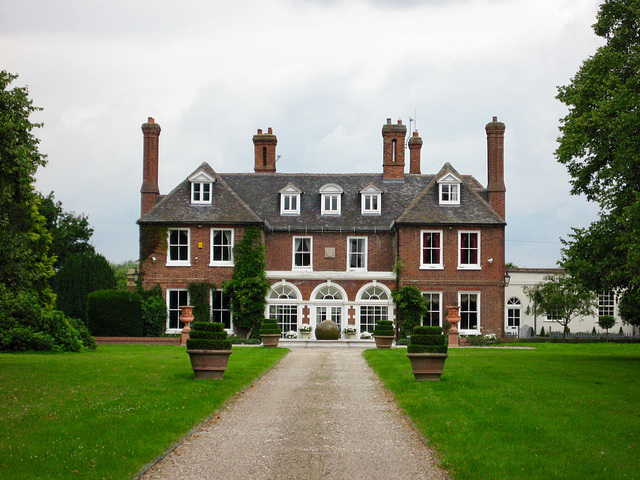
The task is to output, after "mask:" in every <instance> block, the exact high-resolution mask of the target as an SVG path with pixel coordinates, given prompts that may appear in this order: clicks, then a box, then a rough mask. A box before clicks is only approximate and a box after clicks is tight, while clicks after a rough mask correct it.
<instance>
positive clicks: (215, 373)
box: [187, 322, 232, 380]
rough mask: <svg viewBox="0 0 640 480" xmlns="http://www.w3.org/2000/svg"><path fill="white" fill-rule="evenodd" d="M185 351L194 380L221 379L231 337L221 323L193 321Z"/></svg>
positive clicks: (227, 357) (227, 358)
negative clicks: (228, 336)
mask: <svg viewBox="0 0 640 480" xmlns="http://www.w3.org/2000/svg"><path fill="white" fill-rule="evenodd" d="M187 353H188V354H189V359H190V360H191V369H192V370H193V375H194V377H195V378H196V380H200V379H214V380H221V379H222V377H223V376H224V372H225V370H226V369H227V363H228V362H229V355H231V353H232V352H231V339H230V338H227V332H225V330H224V325H223V324H222V323H211V322H194V323H193V326H192V328H191V338H189V339H188V340H187Z"/></svg>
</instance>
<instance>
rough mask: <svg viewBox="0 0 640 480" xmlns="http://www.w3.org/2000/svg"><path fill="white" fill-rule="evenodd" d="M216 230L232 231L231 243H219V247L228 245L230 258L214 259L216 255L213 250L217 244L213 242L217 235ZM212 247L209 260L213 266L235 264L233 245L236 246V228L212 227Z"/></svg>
mask: <svg viewBox="0 0 640 480" xmlns="http://www.w3.org/2000/svg"><path fill="white" fill-rule="evenodd" d="M216 232H231V244H230V245H229V246H228V247H227V246H224V245H218V246H219V247H222V248H224V247H226V248H228V249H229V260H214V255H213V250H214V248H215V247H216V245H214V244H213V239H214V237H215V234H216ZM210 235H211V240H210V243H211V249H210V257H209V258H210V260H209V265H210V266H212V267H220V266H222V267H225V266H227V267H229V266H231V267H232V266H233V246H234V230H233V229H232V228H212V229H211V232H210Z"/></svg>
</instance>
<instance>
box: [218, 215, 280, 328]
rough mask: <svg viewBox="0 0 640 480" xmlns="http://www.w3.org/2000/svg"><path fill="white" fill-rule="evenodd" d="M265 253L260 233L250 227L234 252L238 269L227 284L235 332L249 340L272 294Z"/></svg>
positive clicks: (262, 316)
mask: <svg viewBox="0 0 640 480" xmlns="http://www.w3.org/2000/svg"><path fill="white" fill-rule="evenodd" d="M264 251H265V246H264V245H262V242H261V239H260V231H259V230H258V229H257V228H256V227H254V226H250V227H248V228H247V230H246V231H245V233H244V237H243V238H242V240H241V241H240V243H238V245H236V246H235V247H234V249H233V255H234V258H235V262H234V263H235V266H234V267H233V275H232V277H231V280H229V281H228V282H225V283H224V284H223V287H224V293H225V295H228V296H229V307H230V309H231V311H232V312H233V325H234V328H235V329H236V330H237V332H238V333H239V334H241V335H245V336H246V337H247V338H248V337H250V336H251V333H252V332H253V331H254V330H256V329H258V328H259V327H260V324H261V323H262V320H264V309H265V304H266V299H265V297H266V295H267V291H268V290H269V281H268V280H267V276H266V273H265V254H264Z"/></svg>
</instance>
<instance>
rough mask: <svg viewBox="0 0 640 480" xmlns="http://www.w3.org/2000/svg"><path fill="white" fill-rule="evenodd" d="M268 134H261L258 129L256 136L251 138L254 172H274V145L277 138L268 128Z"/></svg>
mask: <svg viewBox="0 0 640 480" xmlns="http://www.w3.org/2000/svg"><path fill="white" fill-rule="evenodd" d="M267 132H268V133H262V129H258V134H257V135H254V136H253V145H254V171H255V172H256V173H257V172H275V171H276V145H277V143H278V138H277V137H276V136H275V135H274V134H273V129H272V128H271V127H269V128H268V129H267Z"/></svg>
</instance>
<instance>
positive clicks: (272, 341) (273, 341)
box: [260, 333, 280, 348]
mask: <svg viewBox="0 0 640 480" xmlns="http://www.w3.org/2000/svg"><path fill="white" fill-rule="evenodd" d="M260 337H261V338H262V346H263V347H269V348H275V347H277V346H278V342H279V341H280V334H277V333H266V334H264V333H263V334H262V335H260Z"/></svg>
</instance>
